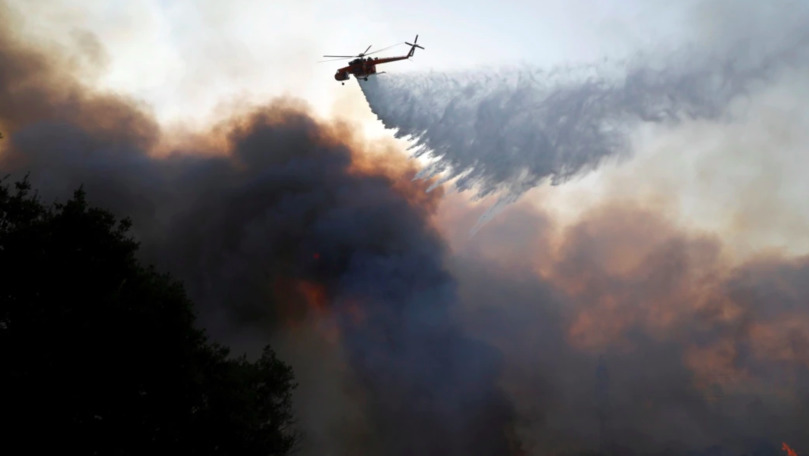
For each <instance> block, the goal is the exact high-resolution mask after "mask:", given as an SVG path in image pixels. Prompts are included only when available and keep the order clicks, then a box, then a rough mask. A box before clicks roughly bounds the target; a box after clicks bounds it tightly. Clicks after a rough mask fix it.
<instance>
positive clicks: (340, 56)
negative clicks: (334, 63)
mask: <svg viewBox="0 0 809 456" xmlns="http://www.w3.org/2000/svg"><path fill="white" fill-rule="evenodd" d="M323 57H339V58H341V59H350V58H352V57H354V56H353V55H324V56H323Z"/></svg>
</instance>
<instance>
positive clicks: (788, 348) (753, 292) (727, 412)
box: [451, 201, 809, 455]
mask: <svg viewBox="0 0 809 456" xmlns="http://www.w3.org/2000/svg"><path fill="white" fill-rule="evenodd" d="M474 217H475V211H471V210H467V211H465V212H464V213H463V214H462V215H461V217H460V218H458V216H457V214H456V217H454V218H453V219H452V220H453V223H454V224H463V223H464V222H469V221H470V220H472V219H473V218H474ZM455 236H457V239H456V240H455V241H453V242H454V244H455V247H454V248H455V249H456V250H457V251H458V252H459V253H458V254H457V255H455V256H453V263H452V267H451V271H452V273H453V275H454V276H455V277H456V278H457V279H458V283H459V284H460V295H461V299H462V302H464V304H465V311H464V313H463V314H462V316H461V318H462V319H463V321H465V326H466V327H467V328H468V329H469V331H471V332H473V333H475V334H477V335H479V336H480V337H482V338H483V339H484V340H486V341H488V342H490V343H492V344H493V345H495V346H496V347H497V348H498V349H500V350H501V351H502V352H503V353H504V354H505V358H504V373H503V380H502V381H503V385H504V387H505V389H506V391H507V393H508V394H509V396H510V397H512V398H513V403H514V404H515V407H516V416H517V417H518V419H517V425H516V429H517V434H518V436H519V438H520V439H521V441H522V442H523V444H524V446H525V449H526V450H527V452H528V454H536V455H540V454H572V455H574V454H596V453H595V452H598V451H601V452H600V453H598V454H621V455H662V454H672V455H707V454H714V455H745V454H746V455H750V454H761V455H765V454H766V455H777V454H779V452H780V442H781V441H788V442H791V444H792V445H794V446H795V448H797V449H798V451H800V448H806V447H807V446H809V440H807V435H806V432H805V423H807V420H809V415H807V410H809V409H807V406H809V356H807V353H809V351H807V350H809V313H807V309H806V306H805V303H806V302H807V300H809V288H807V287H806V283H809V282H807V280H809V257H799V258H787V257H782V256H773V255H762V256H759V257H757V258H754V259H751V260H748V261H745V262H742V263H735V262H734V261H732V260H731V259H729V257H728V256H727V255H726V252H725V251H724V249H723V245H722V240H721V238H719V237H717V236H713V235H706V234H701V233H696V232H692V231H690V230H687V229H683V228H679V227H676V226H675V225H673V224H672V223H671V222H670V221H668V220H666V219H665V217H664V216H663V215H661V214H660V213H658V212H656V211H655V210H652V209H650V208H647V207H643V206H638V205H634V204H630V203H622V202H616V201H614V202H613V203H611V204H609V205H605V206H601V207H599V208H598V209H597V210H593V211H588V212H587V213H586V214H585V215H584V216H583V217H582V218H581V219H580V220H579V221H578V222H576V223H574V224H572V225H569V226H559V225H558V222H557V221H556V220H554V219H553V218H552V217H550V216H549V214H547V213H544V212H542V211H537V210H536V209H535V208H533V207H531V206H529V205H528V204H523V203H518V204H516V205H513V206H511V207H509V208H508V209H507V210H506V211H505V212H504V213H503V216H502V217H499V218H498V219H497V220H494V221H492V222H490V224H489V225H487V226H486V229H484V230H481V232H480V233H479V234H478V236H477V242H471V241H469V240H468V237H467V236H464V235H463V233H462V232H460V231H459V232H458V233H456V235H455ZM466 243H468V245H466V246H463V244H466ZM517 246H519V247H517Z"/></svg>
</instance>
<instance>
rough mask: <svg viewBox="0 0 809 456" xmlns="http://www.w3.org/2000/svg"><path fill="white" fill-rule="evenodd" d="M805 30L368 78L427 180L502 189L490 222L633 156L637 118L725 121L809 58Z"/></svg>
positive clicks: (382, 114) (378, 106) (378, 110)
mask: <svg viewBox="0 0 809 456" xmlns="http://www.w3.org/2000/svg"><path fill="white" fill-rule="evenodd" d="M798 22H799V23H801V24H803V25H804V26H805V25H806V22H804V21H798ZM768 30H771V29H768ZM807 30H809V27H806V28H802V29H801V28H797V27H796V28H795V29H793V30H792V31H791V32H792V33H785V31H784V30H779V31H778V32H779V33H778V34H777V35H778V37H777V38H774V36H775V34H772V35H771V36H768V39H767V40H763V39H756V38H755V37H750V36H747V37H745V38H744V39H741V40H738V41H736V42H735V43H733V44H731V45H729V46H726V47H724V49H722V50H721V51H720V50H718V49H715V50H714V51H713V52H708V51H707V50H700V49H698V48H684V49H682V50H681V51H679V52H672V53H665V54H661V53H657V54H655V55H639V56H638V57H636V58H634V59H631V60H630V61H626V62H620V63H614V64H606V63H605V64H601V65H592V66H581V67H577V68H557V69H553V70H551V71H545V70H542V69H536V68H531V67H525V66H524V67H515V68H509V69H502V68H497V69H480V70H470V71H463V72H454V73H437V72H429V73H421V74H384V75H381V76H379V77H374V78H370V79H369V80H368V81H367V82H366V81H362V82H361V83H360V86H361V87H362V90H363V91H364V93H365V96H366V98H367V100H368V102H369V104H370V106H371V109H372V110H373V112H374V113H375V114H376V115H377V116H378V117H379V119H380V120H381V121H382V122H383V124H384V125H385V127H386V128H391V129H395V130H396V136H397V137H400V138H401V137H404V138H409V139H411V140H412V141H413V146H412V148H413V149H414V156H426V157H430V158H432V159H433V160H432V162H431V164H430V165H428V166H427V167H425V168H424V169H423V170H422V171H421V172H420V173H419V174H418V175H417V178H431V177H440V178H439V179H438V181H437V184H436V185H440V184H442V183H444V182H447V181H451V180H454V186H455V187H456V188H457V189H458V190H460V191H466V190H472V189H473V190H472V191H474V194H475V196H476V197H477V198H483V197H487V196H490V195H497V198H498V199H497V202H496V203H495V204H494V205H493V206H492V207H491V208H490V210H489V211H487V212H486V213H485V214H484V215H483V216H482V217H481V220H480V222H479V224H480V223H483V222H484V221H486V220H488V219H489V218H491V217H492V216H493V215H494V214H495V213H496V212H497V211H499V210H500V209H502V208H503V207H504V206H506V205H508V204H510V203H512V202H514V201H516V200H517V199H518V198H519V197H520V196H521V195H523V194H524V193H525V192H527V191H528V190H530V189H531V188H533V187H536V186H538V185H541V184H542V183H544V182H546V181H549V182H550V183H551V184H553V185H557V184H560V183H563V182H565V181H567V180H569V179H571V178H573V177H575V176H577V175H581V174H582V173H585V172H588V171H591V170H592V169H594V168H596V167H597V166H598V165H599V164H600V163H601V162H602V161H603V160H605V159H607V158H615V159H620V158H622V157H626V156H628V155H629V154H630V153H631V150H630V149H629V144H628V139H627V138H628V133H629V132H630V130H631V129H632V128H633V127H635V126H637V125H638V124H639V123H642V122H655V123H659V122H678V121H679V120H682V119H685V118H711V119H716V118H722V117H723V116H725V115H727V114H726V108H727V106H728V104H729V103H730V102H731V101H733V100H734V99H736V98H738V97H743V96H745V95H747V94H749V93H751V92H754V91H755V90H756V89H757V86H756V85H757V84H764V83H766V81H767V78H768V77H770V76H772V75H774V74H775V73H776V72H777V71H779V70H780V69H782V68H784V67H786V66H788V65H805V64H806V63H807V62H809V58H807V57H809V49H808V48H809V46H807V43H809V32H807Z"/></svg>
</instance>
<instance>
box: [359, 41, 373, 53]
mask: <svg viewBox="0 0 809 456" xmlns="http://www.w3.org/2000/svg"><path fill="white" fill-rule="evenodd" d="M371 46H372V45H370V44H369V45H368V47H367V48H365V52H368V49H371ZM365 52H363V53H362V54H360V55H365Z"/></svg>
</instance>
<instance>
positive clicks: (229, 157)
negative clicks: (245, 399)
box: [0, 28, 512, 456]
mask: <svg viewBox="0 0 809 456" xmlns="http://www.w3.org/2000/svg"><path fill="white" fill-rule="evenodd" d="M3 30H4V32H2V33H0V61H2V62H3V65H2V66H1V67H0V106H1V107H2V108H0V124H2V125H3V127H4V133H5V136H6V139H5V140H4V141H5V142H4V150H3V155H2V157H0V166H2V169H3V170H4V171H5V172H10V173H11V174H12V176H13V177H14V178H21V177H22V176H23V174H25V173H29V172H30V173H31V180H32V182H33V184H34V185H35V187H36V188H38V189H39V190H40V192H41V196H42V197H43V198H44V199H45V200H52V199H54V198H59V199H64V198H66V197H67V196H68V195H69V192H70V191H71V190H73V189H75V188H77V187H78V186H79V185H83V186H84V188H85V190H86V191H87V192H88V197H89V198H90V199H91V201H92V202H93V203H95V204H99V205H101V206H103V207H106V208H108V209H111V210H113V211H114V212H116V213H118V214H120V215H126V216H131V217H132V218H133V219H134V223H135V227H136V231H137V235H138V237H139V239H140V240H141V241H142V245H143V252H144V256H145V257H146V258H147V259H148V260H150V261H152V262H155V263H157V265H158V266H160V267H161V268H164V269H166V270H168V271H170V272H172V273H173V274H175V275H176V276H177V277H179V278H181V279H183V280H184V281H185V284H186V286H187V288H188V290H189V293H190V295H191V297H192V299H194V300H195V301H196V302H197V303H198V304H199V306H200V307H199V308H200V312H201V315H200V316H201V319H202V322H203V323H204V324H205V326H206V327H207V328H208V329H209V330H210V331H211V332H212V333H213V335H214V336H215V337H216V338H217V339H219V340H222V341H224V342H226V343H231V345H236V346H237V348H238V349H240V350H251V351H255V350H256V349H257V348H259V347H260V344H262V343H264V342H266V341H267V340H268V339H269V338H270V337H271V335H272V334H273V333H274V331H278V330H282V329H283V328H284V327H285V326H286V325H290V324H293V325H294V324H296V323H297V322H300V321H306V318H308V317H309V316H310V315H311V314H313V313H317V312H320V311H325V312H326V314H327V317H328V319H329V320H331V321H332V322H333V323H335V325H336V326H335V328H336V330H337V334H336V336H337V339H336V341H337V342H339V343H340V344H341V345H342V347H343V350H344V352H345V353H346V355H345V356H346V357H347V362H348V364H349V365H350V366H351V368H352V371H353V377H354V378H355V379H356V381H358V382H359V384H360V386H361V390H360V392H359V393H358V395H357V397H356V400H357V401H361V402H362V403H363V404H364V408H365V411H364V412H365V414H366V415H367V420H366V421H367V422H368V423H370V424H371V425H370V429H369V431H370V433H369V435H367V436H365V437H366V438H365V442H363V443H361V444H357V443H356V442H354V443H353V444H352V443H349V442H343V441H332V442H329V443H330V446H329V447H328V448H326V449H327V450H328V451H329V452H334V453H336V454H356V453H357V452H368V451H377V452H384V453H385V454H395V455H409V454H422V455H439V454H440V455H465V454H469V453H471V452H474V453H475V454H480V455H492V456H494V455H502V454H507V453H508V452H509V451H510V450H509V445H510V443H509V442H508V441H507V440H506V435H505V429H506V428H507V427H508V425H509V423H510V420H511V419H512V416H511V415H512V412H511V406H510V404H509V402H508V401H507V400H506V398H505V397H504V395H503V394H502V393H501V392H500V390H499V388H498V387H497V385H496V380H497V376H498V371H499V362H500V361H499V358H500V355H499V353H498V352H497V351H496V350H494V349H493V348H491V347H490V346H488V345H486V344H484V343H481V342H478V341H476V340H474V339H472V338H470V337H468V336H467V335H465V334H464V333H463V332H462V331H461V329H460V328H459V327H458V325H457V324H456V323H455V322H454V321H453V319H452V318H451V315H450V311H451V309H452V308H453V307H454V306H455V305H456V303H457V294H456V290H455V287H456V284H455V281H454V279H453V278H452V277H451V276H450V275H449V273H448V272H447V271H446V270H445V267H444V264H443V262H444V256H445V246H444V243H443V241H442V240H441V238H440V237H439V235H438V234H437V232H436V231H435V230H434V229H433V228H431V226H430V224H429V219H428V216H429V211H430V209H431V207H434V204H433V203H431V202H430V200H431V199H432V198H425V197H424V196H423V195H424V188H423V187H422V186H419V185H413V184H408V183H407V180H406V179H402V176H403V175H404V174H405V173H407V172H408V171H412V170H410V169H409V168H407V167H406V166H402V167H401V168H400V169H399V170H391V169H390V168H391V166H390V159H388V162H387V163H386V164H385V165H384V166H379V167H376V168H375V166H374V163H373V160H371V159H368V158H362V157H359V155H361V154H362V151H361V146H360V145H358V144H352V142H351V141H352V139H351V138H350V137H349V135H347V134H346V130H347V129H346V128H345V127H342V126H339V125H335V126H330V125H323V124H320V123H318V122H316V121H314V120H313V119H312V118H311V117H309V116H308V115H307V114H306V113H305V112H304V111H301V110H299V109H296V108H294V107H290V106H289V104H292V103H288V104H285V103H284V102H283V101H280V102H278V103H276V104H275V105H271V106H268V107H265V108H262V109H258V110H256V111H254V112H250V113H247V114H244V115H243V116H241V117H238V118H234V119H231V120H229V121H228V122H227V123H226V124H225V125H224V126H221V128H220V130H223V131H226V132H227V135H226V138H225V139H226V141H225V143H226V144H227V146H226V150H225V151H224V152H225V153H224V154H219V155H215V154H214V152H216V151H215V150H206V149H203V150H199V151H195V150H186V151H184V152H185V153H184V154H172V155H169V156H167V157H164V158H155V157H153V154H152V153H153V152H154V151H155V148H156V147H157V144H158V143H159V140H160V136H161V134H164V133H162V132H161V131H160V129H159V128H158V127H157V126H156V124H155V122H154V121H153V120H152V119H151V118H150V117H149V116H148V115H147V114H144V113H143V112H141V111H140V110H138V109H137V108H136V107H135V106H134V104H133V103H132V102H131V101H130V100H126V99H124V98H121V97H115V96H110V95H97V94H93V93H92V92H90V91H87V90H84V89H83V88H82V87H81V86H80V85H78V84H77V83H76V82H75V81H73V80H72V79H71V78H70V77H69V75H66V74H63V73H60V72H59V70H60V68H59V66H58V65H57V64H56V63H54V60H53V59H51V58H49V57H48V56H47V55H43V54H38V53H36V52H34V51H31V50H29V49H24V48H22V47H20V46H18V45H17V44H16V43H15V42H14V41H13V40H12V39H11V37H10V36H9V35H7V33H8V29H7V28H3ZM213 142H214V141H211V143H213ZM189 152H190V153H189ZM194 152H197V153H194ZM355 158H356V159H355ZM411 175H412V172H411ZM403 182H404V183H403ZM245 333H248V334H251V336H250V337H259V338H260V339H259V340H255V339H253V340H249V338H245V336H244V334H245ZM262 339H263V340H262ZM99 343H103V341H99ZM310 356H312V357H315V356H316V354H314V353H312V354H310ZM291 361H292V362H293V364H294V363H295V360H291ZM319 380H320V381H322V382H329V381H330V379H328V378H323V379H319ZM303 389H304V391H305V390H306V389H307V388H306V385H304V386H303ZM302 400H305V401H317V400H324V403H322V404H321V405H320V407H329V406H330V404H329V403H328V402H327V401H328V398H320V399H319V398H316V397H309V398H302ZM304 431H306V429H304ZM351 445H354V446H351ZM320 450H322V449H320ZM313 451H317V450H313Z"/></svg>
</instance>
